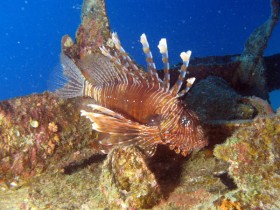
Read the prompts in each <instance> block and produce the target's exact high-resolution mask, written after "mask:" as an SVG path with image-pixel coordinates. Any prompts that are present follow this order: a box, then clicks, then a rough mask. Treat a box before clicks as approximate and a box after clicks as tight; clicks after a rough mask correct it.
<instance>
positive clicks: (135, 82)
mask: <svg viewBox="0 0 280 210" xmlns="http://www.w3.org/2000/svg"><path fill="white" fill-rule="evenodd" d="M112 42H113V43H114V46H113V47H107V48H106V47H104V46H103V47H101V48H100V54H90V55H87V56H85V57H83V58H81V59H80V60H78V61H77V62H75V61H73V60H72V59H71V58H69V57H68V56H67V55H65V54H64V53H62V54H61V64H62V67H63V74H64V76H65V77H66V78H67V80H68V83H66V84H65V85H64V86H63V87H62V88H60V89H58V90H57V91H56V93H57V94H58V95H59V96H60V97H64V98H72V97H77V96H83V97H89V98H91V99H92V103H90V104H88V107H89V109H86V110H81V116H85V117H86V118H88V119H89V120H90V121H91V123H92V129H93V130H96V131H98V132H100V135H99V139H98V140H99V143H100V144H101V145H102V146H103V148H102V151H103V152H104V153H108V152H109V151H110V149H112V148H113V147H114V146H122V145H131V144H132V145H136V146H138V147H139V148H140V149H142V150H143V151H144V153H145V154H147V155H148V156H152V155H153V154H154V153H155V151H156V147H157V145H158V144H168V145H169V148H170V149H171V150H175V152H176V153H181V154H182V155H184V156H186V155H187V154H188V153H190V152H191V151H192V150H193V149H200V148H202V147H204V146H206V145H207V144H208V141H207V138H206V137H205V134H204V132H203V129H202V126H201V123H200V122H199V119H198V117H197V115H196V114H195V113H194V112H193V111H191V110H189V109H188V108H186V107H185V106H184V104H183V103H182V101H181V100H180V97H182V96H184V95H185V94H186V93H187V92H188V91H189V89H190V88H191V86H192V84H193V83H194V81H195V78H189V79H187V80H186V87H185V88H183V89H182V90H181V86H182V84H183V83H184V80H185V77H186V74H187V67H188V64H189V59H190V55H191V51H187V52H182V53H181V55H180V56H181V58H182V60H183V64H182V66H181V69H180V75H179V77H178V79H177V82H176V83H175V84H174V85H173V86H172V87H171V85H170V74H169V62H168V51H167V44H166V39H161V40H160V42H159V45H158V48H159V49H160V53H161V55H162V61H163V64H164V78H163V79H160V78H159V77H158V74H157V70H156V66H155V64H154V61H153V57H152V53H151V51H150V48H149V44H148V41H147V38H146V35H145V34H142V36H141V40H140V42H141V43H142V45H143V51H144V53H145V55H146V61H147V72H144V71H142V70H141V69H140V68H139V67H138V66H136V65H135V63H134V62H133V61H132V59H131V58H130V57H129V56H128V54H127V53H126V52H125V50H124V49H123V48H122V46H121V44H120V41H119V39H118V36H117V34H116V33H112Z"/></svg>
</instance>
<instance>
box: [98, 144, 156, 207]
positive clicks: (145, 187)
mask: <svg viewBox="0 0 280 210" xmlns="http://www.w3.org/2000/svg"><path fill="white" fill-rule="evenodd" d="M100 187H101V191H102V193H103V195H104V196H105V198H106V200H107V203H108V205H109V206H110V207H112V208H124V209H127V208H150V207H152V206H153V205H155V204H156V203H157V202H158V201H159V199H160V198H161V192H160V189H159V186H158V183H157V181H156V179H155V176H154V174H153V173H152V172H151V171H150V170H149V169H148V167H147V165H146V163H145V160H144V156H143V154H142V153H141V152H140V151H139V150H138V149H137V148H135V147H121V148H116V149H114V150H113V151H112V152H111V153H109V155H108V157H107V160H106V161H105V162H104V165H103V167H102V174H101V177H100Z"/></svg>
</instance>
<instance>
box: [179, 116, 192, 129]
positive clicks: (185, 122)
mask: <svg viewBox="0 0 280 210" xmlns="http://www.w3.org/2000/svg"><path fill="white" fill-rule="evenodd" d="M190 123H191V121H190V119H189V118H188V117H187V116H186V115H184V116H182V118H181V125H183V126H185V127H188V126H189V125H190Z"/></svg>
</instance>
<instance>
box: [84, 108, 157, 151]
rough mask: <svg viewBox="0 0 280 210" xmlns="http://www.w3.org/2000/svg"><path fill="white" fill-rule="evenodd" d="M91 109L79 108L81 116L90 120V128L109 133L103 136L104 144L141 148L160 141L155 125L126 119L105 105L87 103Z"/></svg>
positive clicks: (151, 145)
mask: <svg viewBox="0 0 280 210" xmlns="http://www.w3.org/2000/svg"><path fill="white" fill-rule="evenodd" d="M88 106H89V107H91V108H92V110H91V111H85V110H81V116H85V117H86V118H88V119H89V120H90V121H91V122H92V129H94V130H96V131H98V132H102V133H105V134H109V136H110V137H109V138H105V139H104V142H103V141H102V140H100V143H101V144H104V145H108V146H109V145H112V146H113V145H130V144H135V145H138V146H140V147H141V148H143V150H145V148H147V149H148V148H152V147H154V145H155V146H156V145H157V144H158V143H160V142H161V139H160V135H159V129H158V127H157V126H146V125H142V124H140V123H138V122H135V121H132V120H130V119H127V118H126V117H124V116H122V115H121V114H119V113H116V112H114V111H112V110H110V109H107V108H105V107H102V106H99V105H96V104H89V105H88Z"/></svg>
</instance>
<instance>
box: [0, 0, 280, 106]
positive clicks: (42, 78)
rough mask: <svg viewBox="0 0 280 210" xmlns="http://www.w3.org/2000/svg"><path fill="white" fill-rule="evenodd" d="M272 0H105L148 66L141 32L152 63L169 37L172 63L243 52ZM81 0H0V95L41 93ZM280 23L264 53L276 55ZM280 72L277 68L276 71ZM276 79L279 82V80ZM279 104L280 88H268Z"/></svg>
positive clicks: (132, 50) (127, 43)
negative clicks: (186, 54)
mask: <svg viewBox="0 0 280 210" xmlns="http://www.w3.org/2000/svg"><path fill="white" fill-rule="evenodd" d="M269 2H270V1H269V0H256V1H252V0H228V1H224V0H213V1H208V0H181V1H180V0H173V1H162V0H153V1H151V0H143V1H136V0H110V1H109V0H108V1H106V5H107V14H108V17H109V21H110V25H111V29H112V31H115V32H117V33H118V35H119V37H120V40H121V42H122V45H123V47H124V48H125V49H126V51H127V52H128V53H129V54H130V55H131V56H132V58H134V59H135V60H136V61H137V62H138V63H139V64H142V65H145V58H144V55H143V53H142V49H141V44H140V42H139V37H140V35H141V34H142V33H145V34H146V35H147V38H148V40H149V43H150V47H151V49H152V52H153V55H154V59H155V62H156V64H157V68H158V69H160V68H162V66H161V56H160V54H159V53H158V49H157V45H158V41H159V40H160V38H167V42H168V49H169V57H170V59H169V60H170V63H171V64H176V63H178V62H179V61H180V57H179V55H180V53H181V52H182V51H186V50H192V58H194V57H204V56H210V55H230V54H240V53H241V52H242V51H243V46H244V43H245V41H246V40H247V38H248V37H249V35H250V34H251V33H252V32H253V30H254V29H256V28H257V27H258V26H259V25H261V24H262V23H264V22H265V21H266V19H267V18H268V17H269V16H270V3H269ZM81 8H82V0H67V1H66V0H60V1H57V0H40V1H34V0H33V1H31V0H15V1H1V2H0V89H1V91H0V100H5V99H9V98H13V97H18V96H24V95H28V94H31V93H41V92H43V91H45V90H48V86H47V83H48V80H49V78H50V75H51V74H52V72H54V69H55V68H56V66H57V65H58V64H59V54H60V41H61V37H62V36H63V35H65V34H69V35H70V36H71V37H72V38H74V37H75V32H76V29H77V28H78V25H79V24H80V14H81ZM279 37H280V25H279V23H278V25H277V26H276V28H275V30H274V32H273V35H272V37H271V38H270V41H269V43H268V47H267V49H266V51H265V55H266V56H268V55H273V54H276V53H280V39H279ZM279 70H280V69H279ZM279 82H280V81H279ZM270 100H271V102H272V106H273V108H274V109H277V108H278V107H280V90H278V91H273V92H272V93H271V94H270Z"/></svg>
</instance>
